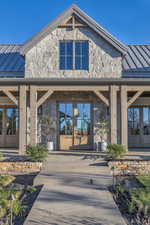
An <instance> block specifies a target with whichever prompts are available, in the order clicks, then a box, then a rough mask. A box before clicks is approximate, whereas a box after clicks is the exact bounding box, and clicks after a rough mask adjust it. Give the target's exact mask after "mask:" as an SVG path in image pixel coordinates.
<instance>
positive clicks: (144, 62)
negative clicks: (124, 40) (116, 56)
mask: <svg viewBox="0 0 150 225" xmlns="http://www.w3.org/2000/svg"><path fill="white" fill-rule="evenodd" d="M127 47H128V51H127V54H126V56H125V58H124V59H123V71H124V73H128V72H129V73H149V74H150V45H128V46H127Z"/></svg>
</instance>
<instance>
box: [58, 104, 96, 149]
mask: <svg viewBox="0 0 150 225" xmlns="http://www.w3.org/2000/svg"><path fill="white" fill-rule="evenodd" d="M91 131H92V126H91V104H90V103H60V104H59V146H60V149H62V150H65V149H66V150H67V149H68V150H69V149H89V148H90V147H91V146H90V144H91Z"/></svg>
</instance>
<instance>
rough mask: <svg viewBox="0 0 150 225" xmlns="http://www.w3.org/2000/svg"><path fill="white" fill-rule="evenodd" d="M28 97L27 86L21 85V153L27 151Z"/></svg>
mask: <svg viewBox="0 0 150 225" xmlns="http://www.w3.org/2000/svg"><path fill="white" fill-rule="evenodd" d="M26 121H27V98H26V86H25V85H21V86H20V91H19V154H20V155H23V154H25V152H26V144H27V143H26V135H27V122H26Z"/></svg>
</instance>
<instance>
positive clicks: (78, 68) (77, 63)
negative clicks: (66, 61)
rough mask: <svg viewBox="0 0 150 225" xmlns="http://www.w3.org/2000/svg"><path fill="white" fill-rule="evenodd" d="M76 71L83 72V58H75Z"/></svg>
mask: <svg viewBox="0 0 150 225" xmlns="http://www.w3.org/2000/svg"><path fill="white" fill-rule="evenodd" d="M75 69H76V70H81V69H82V65H81V57H80V56H76V57H75Z"/></svg>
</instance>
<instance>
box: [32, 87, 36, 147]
mask: <svg viewBox="0 0 150 225" xmlns="http://www.w3.org/2000/svg"><path fill="white" fill-rule="evenodd" d="M30 144H31V145H36V144H37V88H36V86H35V85H32V86H30Z"/></svg>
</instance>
